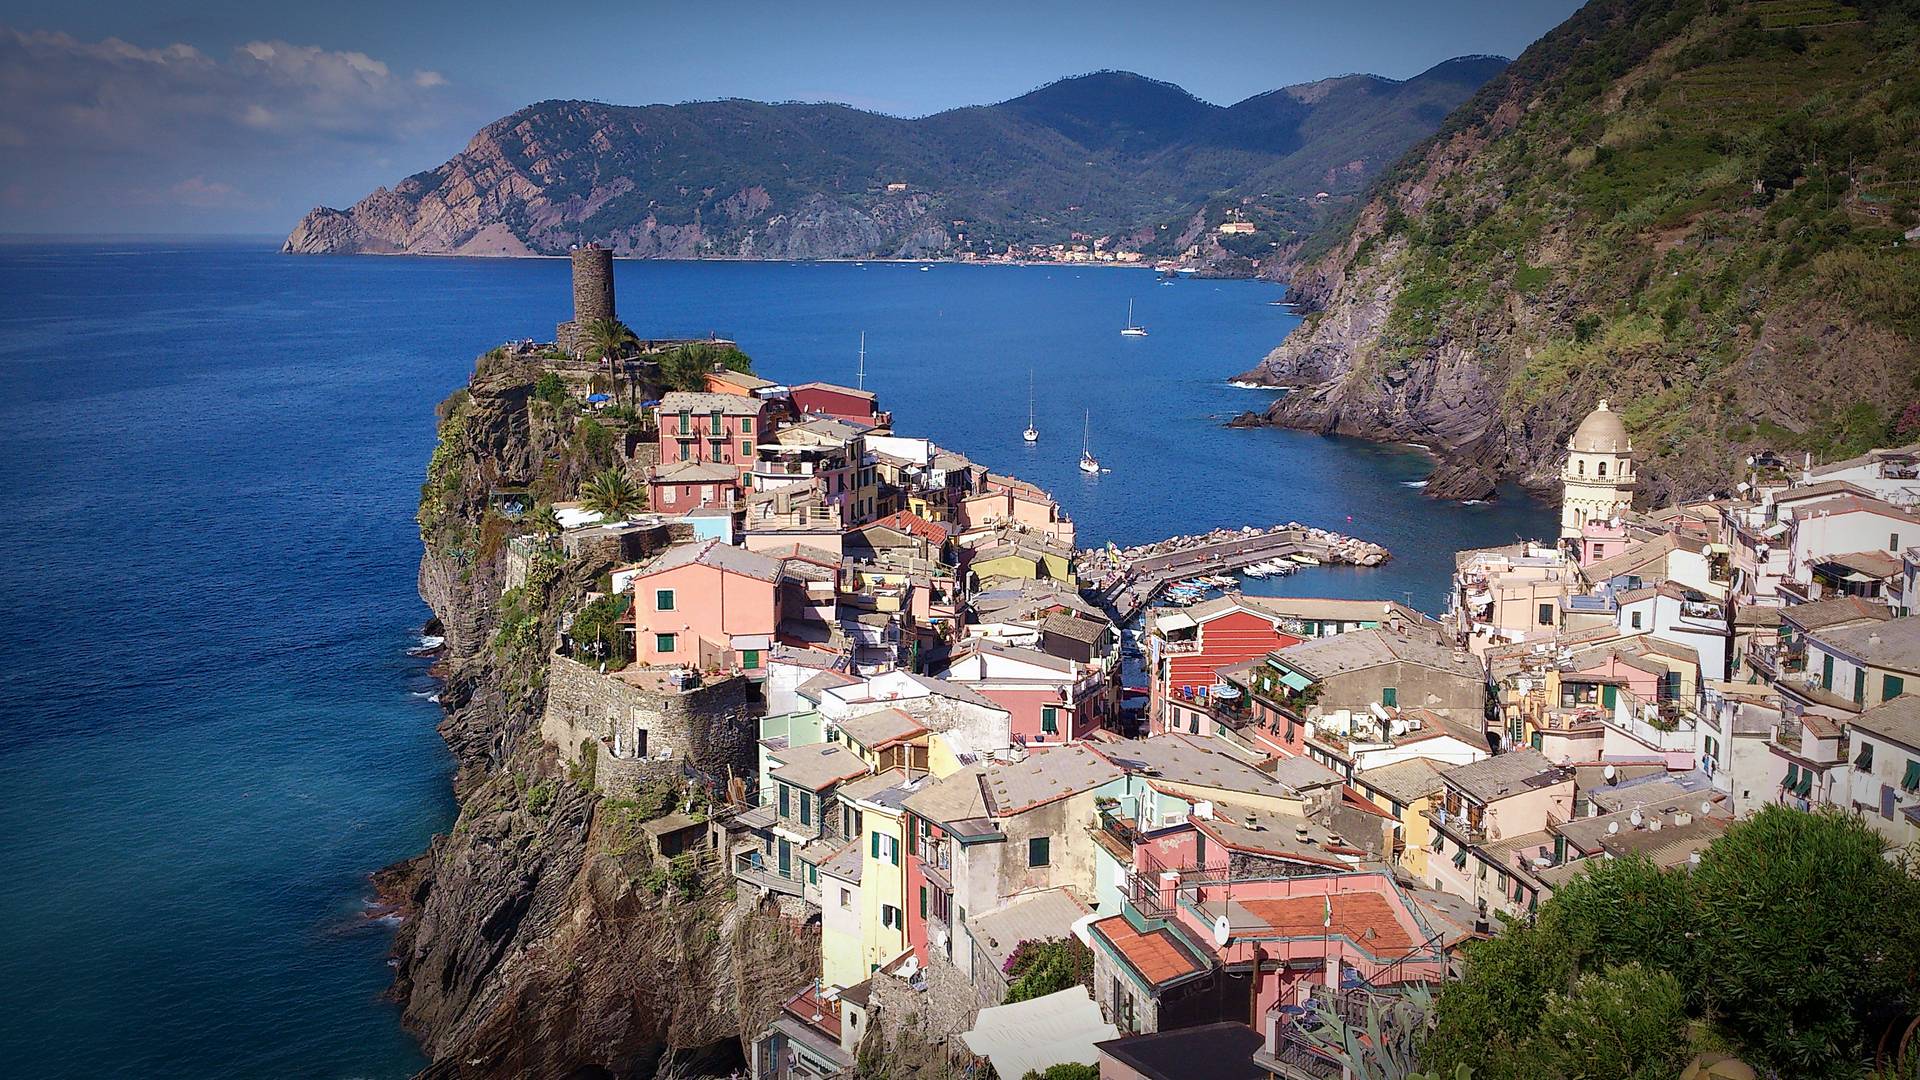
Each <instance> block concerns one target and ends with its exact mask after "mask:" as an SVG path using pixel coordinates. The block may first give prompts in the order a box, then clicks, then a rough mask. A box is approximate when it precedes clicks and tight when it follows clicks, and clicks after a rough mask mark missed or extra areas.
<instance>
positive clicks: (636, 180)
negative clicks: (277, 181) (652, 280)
mask: <svg viewBox="0 0 1920 1080" xmlns="http://www.w3.org/2000/svg"><path fill="white" fill-rule="evenodd" d="M1503 63H1504V61H1501V60H1499V59H1498V58H1486V57H1470V58H1455V59H1450V60H1446V61H1442V62H1441V63H1440V64H1436V65H1434V66H1433V67H1432V68H1429V69H1428V70H1427V71H1425V72H1422V73H1421V74H1419V75H1416V76H1414V77H1413V78H1410V79H1406V80H1398V81H1395V80H1382V79H1378V77H1374V76H1343V77H1340V78H1337V79H1334V80H1319V81H1318V82H1316V83H1315V84H1311V85H1314V86H1319V85H1321V84H1324V83H1329V82H1331V83H1334V84H1336V85H1334V86H1332V87H1331V88H1330V89H1328V90H1326V91H1324V92H1323V93H1322V94H1321V95H1320V96H1319V97H1318V98H1317V99H1316V100H1315V101H1314V102H1312V103H1302V102H1299V101H1297V100H1294V99H1291V98H1284V91H1285V90H1286V89H1287V88H1282V90H1281V92H1280V93H1282V95H1283V99H1282V100H1273V98H1274V95H1273V94H1271V93H1270V94H1258V95H1253V96H1252V97H1249V98H1246V99H1243V100H1242V101H1239V102H1235V103H1234V104H1232V105H1215V104H1213V103H1211V102H1207V101H1204V100H1202V99H1200V98H1197V97H1195V96H1194V95H1192V94H1191V93H1189V92H1188V91H1186V90H1185V89H1183V88H1181V87H1178V86H1176V85H1174V84H1172V83H1166V82H1162V81H1160V80H1155V79H1150V78H1148V77H1146V76H1143V75H1138V74H1136V73H1132V72H1119V71H1102V72H1092V73H1089V74H1086V75H1080V76H1071V77H1068V78H1065V79H1059V80H1055V81H1054V82H1051V83H1048V84H1046V85H1044V86H1041V87H1037V88H1035V89H1034V90H1032V91H1029V92H1027V93H1025V94H1022V95H1019V96H1017V97H1014V98H1010V99H1008V100H1006V101H1003V102H999V103H996V104H992V105H973V106H962V107H959V108H955V109H948V110H943V111H941V112H937V113H932V114H929V115H927V116H923V117H918V118H912V119H907V118H901V117H890V116H885V115H882V114H878V113H871V112H865V111H863V110H859V109H854V108H852V107H851V106H846V105H839V104H832V103H785V104H766V103H761V102H754V101H747V100H744V99H722V100H716V101H704V102H687V103H682V104H679V105H631V106H629V105H608V104H604V103H599V102H590V101H579V100H571V99H552V100H548V101H543V102H537V103H534V104H532V105H529V106H527V107H525V108H522V109H519V110H516V111H515V112H514V113H511V114H509V115H508V116H505V117H502V118H500V119H498V120H495V121H493V122H492V123H490V124H488V125H486V126H485V127H483V128H482V129H481V130H480V131H479V132H478V133H476V134H475V136H474V138H473V139H472V140H470V141H469V143H468V144H467V146H466V147H465V148H464V149H463V150H462V151H461V152H460V153H458V154H456V155H454V157H453V158H451V159H449V160H448V161H447V162H446V163H444V164H442V165H440V166H437V167H435V168H432V169H427V170H422V171H421V172H417V173H415V174H413V175H412V176H409V177H407V178H405V179H403V180H401V181H399V182H398V183H396V184H394V185H393V186H392V187H391V188H387V187H382V188H380V189H377V190H376V191H374V192H372V193H371V194H369V195H368V196H366V197H365V198H363V199H361V200H360V201H359V202H357V203H355V204H354V205H353V206H351V207H349V208H347V209H344V210H339V209H332V208H328V207H316V208H315V209H314V210H313V211H312V212H310V213H309V214H307V215H306V217H305V218H303V220H302V221H301V222H300V223H299V225H298V226H296V227H295V229H294V230H293V232H292V233H291V234H290V235H289V237H288V239H287V242H286V244H285V245H284V247H283V250H286V251H289V252H296V253H433V254H493V255H524V254H536V253H557V252H560V251H564V250H566V249H567V248H568V247H569V246H571V245H573V244H577V243H583V242H587V241H595V242H600V243H605V244H608V245H609V246H611V247H613V248H614V250H615V251H616V252H617V253H619V254H622V255H629V256H637V257H675V258H697V257H731V258H802V259H804V258H846V257H881V256H896V257H906V258H915V257H927V256H934V255H950V254H957V253H961V252H973V253H977V254H985V253H998V252H1002V251H1004V250H1005V249H1006V247H1007V246H1008V245H1010V244H1033V243H1061V242H1068V241H1071V240H1072V239H1073V237H1074V236H1075V234H1079V235H1081V236H1111V237H1114V238H1115V243H1116V245H1118V244H1126V245H1129V246H1133V247H1136V248H1151V249H1153V251H1152V253H1154V254H1172V253H1175V252H1174V251H1173V249H1174V247H1175V246H1176V243H1175V242H1176V241H1177V242H1178V244H1179V246H1180V247H1191V246H1194V245H1196V244H1199V245H1200V246H1202V247H1206V248H1208V250H1209V252H1210V253H1211V254H1213V255H1217V256H1221V257H1223V258H1229V259H1242V260H1246V259H1249V258H1250V257H1259V256H1264V255H1266V254H1267V253H1269V252H1271V251H1273V250H1276V249H1279V248H1282V247H1284V246H1285V245H1287V244H1290V243H1292V242H1294V241H1296V240H1297V239H1298V238H1299V237H1300V236H1301V235H1304V234H1305V233H1306V232H1307V231H1308V230H1310V229H1311V228H1312V227H1314V226H1315V225H1317V224H1318V223H1319V221H1320V220H1321V218H1322V217H1323V215H1324V214H1325V213H1326V210H1327V207H1326V205H1325V204H1326V203H1327V202H1328V200H1327V199H1322V200H1319V201H1318V202H1317V203H1316V202H1315V201H1314V200H1313V199H1312V198H1311V197H1312V196H1314V195H1315V194H1317V193H1318V192H1320V191H1323V190H1324V191H1327V192H1329V198H1337V197H1345V196H1350V195H1352V194H1354V193H1357V192H1358V191H1359V190H1360V188H1361V185H1362V184H1363V183H1364V181H1365V180H1366V179H1367V178H1368V177H1370V176H1371V175H1372V172H1373V171H1375V170H1377V169H1378V168H1380V167H1382V166H1384V165H1385V164H1386V163H1387V162H1388V161H1391V160H1392V159H1393V157H1394V156H1395V155H1397V154H1398V153H1399V152H1400V151H1401V150H1403V149H1404V148H1405V147H1406V146H1408V145H1411V144H1412V143H1413V142H1414V141H1415V140H1416V139H1417V138H1419V137H1420V136H1422V135H1424V134H1425V133H1426V132H1427V131H1429V130H1431V128H1432V127H1433V126H1434V125H1436V124H1437V123H1438V122H1439V120H1440V118H1441V117H1442V116H1444V115H1445V113H1446V112H1447V111H1448V110H1449V109H1451V108H1452V107H1453V106H1454V105H1456V104H1458V103H1459V102H1460V101H1463V100H1465V98H1466V97H1467V95H1468V94H1469V93H1470V92H1471V90H1472V89H1473V88H1474V87H1477V86H1478V85H1479V83H1480V82H1483V81H1484V80H1485V78H1487V77H1490V76H1491V75H1492V74H1493V73H1494V72H1495V71H1497V70H1498V68H1499V66H1500V65H1501V64H1503ZM1356 79H1364V80H1366V81H1367V85H1358V84H1355V83H1354V80H1356ZM1302 85H1309V84H1302ZM1348 129H1351V130H1353V131H1354V132H1355V135H1354V137H1353V138H1352V139H1345V138H1343V137H1342V132H1343V131H1345V130H1348ZM1230 210H1232V211H1234V212H1237V213H1238V214H1239V215H1240V216H1242V217H1245V218H1246V219H1248V220H1251V221H1253V222H1255V224H1256V225H1257V226H1258V228H1259V235H1258V236H1254V237H1232V238H1231V239H1232V240H1234V241H1235V247H1236V248H1238V250H1236V251H1231V252H1229V251H1226V250H1224V249H1221V248H1220V246H1219V244H1218V242H1217V240H1215V239H1214V238H1213V237H1212V235H1211V233H1209V232H1208V230H1209V229H1210V227H1211V226H1212V225H1215V224H1218V223H1219V222H1220V221H1223V220H1225V219H1226V216H1227V214H1228V213H1229V211H1230ZM1245 269H1249V270H1250V269H1251V266H1248V267H1246V268H1245Z"/></svg>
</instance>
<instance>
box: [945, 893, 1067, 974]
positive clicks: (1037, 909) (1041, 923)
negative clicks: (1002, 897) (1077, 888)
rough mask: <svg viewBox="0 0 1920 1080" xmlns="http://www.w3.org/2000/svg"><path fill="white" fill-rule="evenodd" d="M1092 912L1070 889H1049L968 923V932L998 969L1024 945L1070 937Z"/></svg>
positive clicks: (1015, 901) (1031, 894)
mask: <svg viewBox="0 0 1920 1080" xmlns="http://www.w3.org/2000/svg"><path fill="white" fill-rule="evenodd" d="M1090 910H1091V909H1090V908H1088V907H1087V905H1086V904H1085V903H1084V902H1083V901H1081V899H1080V898H1079V897H1077V896H1075V895H1073V892H1072V891H1071V890H1069V889H1066V888H1059V889H1047V890H1045V891H1044V892H1037V893H1029V894H1027V895H1025V896H1022V897H1019V898H1017V899H1015V900H1014V901H1013V902H1012V903H1010V904H1008V905H1007V906H1005V907H1003V908H1000V909H999V910H997V911H991V912H988V913H987V914H985V915H976V916H974V917H972V918H970V919H968V920H967V931H968V932H969V933H970V934H971V935H972V936H973V940H974V943H975V944H977V945H979V946H980V950H981V951H982V952H984V953H986V954H987V959H988V960H990V961H992V962H993V966H994V967H995V968H996V969H997V968H1000V967H1002V966H1003V965H1005V964H1006V962H1007V959H1008V958H1009V957H1011V956H1012V955H1013V951H1014V950H1015V949H1017V948H1019V947H1020V943H1021V942H1023V941H1056V940H1060V939H1063V938H1066V937H1068V936H1070V935H1071V934H1072V933H1073V924H1074V923H1076V922H1079V921H1080V919H1081V918H1082V917H1083V916H1085V915H1086V914H1087V913H1088V911H1090Z"/></svg>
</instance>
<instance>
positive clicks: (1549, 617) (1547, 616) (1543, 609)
mask: <svg viewBox="0 0 1920 1080" xmlns="http://www.w3.org/2000/svg"><path fill="white" fill-rule="evenodd" d="M1540 625H1541V626H1552V625H1553V605H1552V604H1541V605H1540Z"/></svg>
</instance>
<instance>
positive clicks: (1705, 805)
mask: <svg viewBox="0 0 1920 1080" xmlns="http://www.w3.org/2000/svg"><path fill="white" fill-rule="evenodd" d="M1700 812H1701V813H1703V814H1711V813H1713V800H1712V799H1702V800H1700Z"/></svg>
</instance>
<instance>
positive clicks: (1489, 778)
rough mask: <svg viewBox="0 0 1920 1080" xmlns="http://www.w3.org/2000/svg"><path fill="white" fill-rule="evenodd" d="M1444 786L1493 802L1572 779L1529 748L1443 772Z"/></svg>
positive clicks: (1564, 769)
mask: <svg viewBox="0 0 1920 1080" xmlns="http://www.w3.org/2000/svg"><path fill="white" fill-rule="evenodd" d="M1444 775H1445V777H1446V780H1447V783H1449V784H1452V785H1453V786H1455V787H1457V788H1459V789H1460V790H1462V791H1464V792H1466V793H1467V794H1469V795H1472V796H1473V797H1474V798H1476V799H1479V800H1480V801H1481V802H1493V801H1494V800H1496V799H1504V798H1506V797H1507V796H1509V795H1517V794H1519V793H1520V792H1523V791H1529V790H1533V789H1536V788H1542V787H1547V786H1549V785H1552V784H1557V783H1560V782H1561V781H1563V780H1572V779H1573V770H1571V769H1567V768H1563V767H1562V766H1559V765H1555V764H1554V763H1553V762H1551V761H1548V760H1547V756H1546V755H1545V754H1542V753H1541V752H1540V751H1538V750H1535V749H1534V748H1533V747H1531V746H1523V747H1520V748H1518V749H1515V750H1509V751H1507V752H1506V753H1504V754H1496V755H1494V756H1493V757H1490V758H1488V759H1486V760H1485V761H1476V762H1474V763H1473V764H1471V765H1459V766H1456V767H1454V768H1452V769H1449V770H1447V771H1446V772H1445V774H1444Z"/></svg>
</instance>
